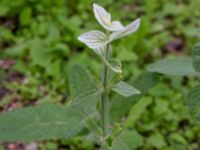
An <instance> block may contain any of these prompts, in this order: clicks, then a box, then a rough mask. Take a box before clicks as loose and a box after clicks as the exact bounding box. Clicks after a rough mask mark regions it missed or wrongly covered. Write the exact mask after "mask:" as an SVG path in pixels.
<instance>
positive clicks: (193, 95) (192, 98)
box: [186, 85, 200, 121]
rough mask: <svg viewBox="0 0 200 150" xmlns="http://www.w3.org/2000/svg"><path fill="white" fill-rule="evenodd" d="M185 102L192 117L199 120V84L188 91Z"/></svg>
mask: <svg viewBox="0 0 200 150" xmlns="http://www.w3.org/2000/svg"><path fill="white" fill-rule="evenodd" d="M186 104H187V106H188V108H189V111H190V112H191V114H192V115H193V116H194V118H196V119H197V120H199V121H200V85H198V86H196V87H194V88H192V89H191V90H190V91H189V93H188V96H187V101H186Z"/></svg>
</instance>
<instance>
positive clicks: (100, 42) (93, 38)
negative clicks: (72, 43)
mask: <svg viewBox="0 0 200 150" xmlns="http://www.w3.org/2000/svg"><path fill="white" fill-rule="evenodd" d="M78 40H79V41H81V42H82V43H85V44H86V45H87V46H88V47H89V48H91V49H97V48H100V47H102V46H104V45H106V44H107V43H108V37H107V36H106V35H105V34H104V33H103V32H101V31H98V30H93V31H89V32H86V33H83V34H81V35H80V36H79V37H78Z"/></svg>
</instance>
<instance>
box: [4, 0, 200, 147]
mask: <svg viewBox="0 0 200 150" xmlns="http://www.w3.org/2000/svg"><path fill="white" fill-rule="evenodd" d="M94 2H95V3H98V4H99V5H101V6H103V7H105V8H106V9H107V10H109V11H110V12H111V13H112V16H113V19H114V20H116V19H117V20H121V21H122V23H123V24H124V25H126V24H128V23H130V22H131V21H133V20H134V19H136V18H139V17H140V18H141V19H142V20H141V26H140V29H139V30H138V31H137V32H136V33H134V34H133V35H131V36H128V37H126V38H124V39H121V40H118V41H117V42H114V43H113V50H114V52H113V55H114V56H115V57H118V58H119V59H120V60H121V61H122V64H123V71H124V72H123V78H124V79H126V80H129V79H130V78H134V77H137V76H138V75H139V74H140V73H141V72H142V71H144V70H145V68H146V66H147V65H148V64H150V63H152V62H155V61H156V60H159V59H161V58H163V57H179V56H180V57H181V56H185V55H190V50H191V47H192V45H193V44H195V42H197V41H199V38H198V34H199V33H198V28H199V27H200V21H199V19H200V1H199V0H99V1H95V0H0V110H1V111H7V110H12V109H16V108H21V107H24V106H29V105H36V104H44V103H50V102H51V103H52V102H54V103H59V102H62V103H64V102H66V101H67V98H68V96H69V94H68V91H69V90H68V81H67V80H68V70H69V67H70V66H71V65H73V64H79V63H80V64H83V65H84V66H86V67H87V68H88V69H89V70H90V71H91V72H92V73H94V74H95V75H96V76H97V75H99V73H100V71H101V61H100V59H99V58H98V57H97V56H96V55H95V54H94V53H93V52H92V50H90V49H88V48H87V47H86V46H85V45H83V44H82V43H80V42H79V41H78V40H77V36H78V35H79V34H81V33H83V32H85V31H89V30H93V29H100V30H101V29H102V28H101V27H100V25H99V24H98V23H97V21H96V20H95V18H94V15H93V12H92V3H94ZM159 78H160V81H159V82H158V84H156V86H154V87H153V88H152V89H151V90H150V91H149V92H148V93H147V94H146V95H145V96H143V98H142V99H141V100H140V101H139V102H138V103H137V104H135V105H133V107H132V108H131V111H130V112H129V113H127V115H126V117H125V118H126V120H124V119H122V120H121V121H122V122H123V123H125V126H124V128H127V129H129V130H133V131H134V132H135V133H136V135H137V138H136V139H132V140H133V143H135V149H138V150H200V124H199V123H198V122H195V121H194V120H193V119H192V118H191V116H190V114H189V112H188V110H187V108H186V106H185V95H186V94H187V91H188V90H189V88H190V87H192V86H193V85H194V84H195V82H196V81H195V79H193V78H191V77H190V78H189V77H185V78H180V77H164V76H159ZM31 144H32V146H37V147H38V148H37V149H41V150H56V149H59V150H62V149H69V150H94V149H95V145H92V144H90V143H89V142H88V141H86V140H85V139H82V138H79V137H77V138H74V139H71V140H66V139H60V140H56V141H43V142H39V143H31ZM31 144H29V145H28V146H30V145H31ZM26 146H27V144H23V143H2V149H8V150H21V149H25V147H26ZM13 147H14V148H15V149H12V148H13ZM20 148H21V149H20ZM0 149H1V148H0Z"/></svg>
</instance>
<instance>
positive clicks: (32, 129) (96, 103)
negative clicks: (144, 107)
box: [0, 4, 156, 150]
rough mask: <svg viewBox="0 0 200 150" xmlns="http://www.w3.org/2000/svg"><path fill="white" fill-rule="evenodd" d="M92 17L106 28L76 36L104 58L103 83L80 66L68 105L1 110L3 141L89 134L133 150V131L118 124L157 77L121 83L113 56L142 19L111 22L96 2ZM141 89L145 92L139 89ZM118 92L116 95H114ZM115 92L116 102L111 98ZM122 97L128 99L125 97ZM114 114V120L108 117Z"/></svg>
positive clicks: (107, 149)
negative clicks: (116, 43) (114, 49)
mask: <svg viewBox="0 0 200 150" xmlns="http://www.w3.org/2000/svg"><path fill="white" fill-rule="evenodd" d="M93 11H94V16H95V18H96V19H97V21H98V23H99V24H100V25H101V26H102V27H103V29H104V30H103V31H104V32H103V31H99V30H92V31H89V32H86V33H83V34H81V35H80V36H79V37H78V40H79V41H81V42H82V43H84V44H86V45H87V46H88V47H89V48H90V49H91V50H92V51H94V52H95V53H96V54H97V55H98V56H99V58H100V60H101V62H102V72H101V76H102V77H101V81H99V80H98V78H97V79H96V78H94V76H92V75H91V73H90V72H89V71H88V70H86V69H85V68H84V67H82V66H81V65H74V66H72V67H71V70H70V71H69V91H70V98H68V101H67V104H66V105H61V104H45V105H40V106H32V107H27V108H22V109H17V110H13V111H10V112H3V113H1V114H0V141H25V142H29V141H41V140H49V139H60V138H66V139H68V138H72V137H74V136H81V135H84V136H87V139H88V140H90V141H92V142H94V143H96V144H98V145H99V146H100V149H102V150H111V149H115V150H131V149H133V147H134V145H133V144H132V143H131V141H130V140H129V138H132V137H137V136H138V135H136V134H135V132H129V131H125V132H123V131H121V130H122V129H121V125H120V124H119V123H118V122H117V121H119V119H120V118H121V117H122V116H123V115H124V114H125V113H127V112H128V110H129V109H130V108H131V106H132V104H134V103H135V101H136V100H137V99H138V98H139V97H140V95H141V93H143V92H145V91H147V90H148V89H149V88H150V87H151V86H153V85H154V83H155V82H156V79H154V76H153V75H152V74H151V73H147V72H144V73H142V74H141V76H139V77H138V78H137V79H138V80H135V81H134V82H130V83H131V84H132V83H137V85H136V87H138V88H135V87H133V86H132V85H131V84H128V83H126V82H124V81H122V65H121V63H120V61H119V60H118V59H116V58H113V57H112V45H111V44H112V42H113V41H115V40H117V39H120V38H122V37H125V36H128V35H130V34H132V33H134V32H136V31H137V30H138V29H139V26H140V19H136V20H134V21H133V22H132V23H130V24H128V25H126V26H123V25H122V24H121V23H120V22H119V21H113V20H112V18H111V14H110V13H108V12H107V11H106V10H105V9H104V8H102V7H101V6H99V5H97V4H93ZM139 89H141V90H139ZM112 92H115V93H117V94H119V95H118V96H113V95H114V94H111V93H112ZM111 95H112V104H111V97H110V96H111ZM123 97H129V98H128V99H127V100H125V98H123ZM110 116H111V118H110Z"/></svg>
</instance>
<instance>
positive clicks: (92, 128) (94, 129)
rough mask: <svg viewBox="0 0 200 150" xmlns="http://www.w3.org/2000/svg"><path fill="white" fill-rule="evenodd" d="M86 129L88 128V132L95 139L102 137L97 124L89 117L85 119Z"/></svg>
mask: <svg viewBox="0 0 200 150" xmlns="http://www.w3.org/2000/svg"><path fill="white" fill-rule="evenodd" d="M86 127H87V128H88V130H90V131H91V132H92V133H93V134H94V135H96V136H97V137H102V130H101V128H100V127H99V126H98V125H97V123H96V122H95V121H94V119H93V118H91V117H89V118H87V120H86Z"/></svg>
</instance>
